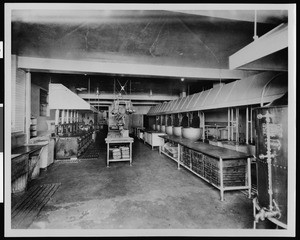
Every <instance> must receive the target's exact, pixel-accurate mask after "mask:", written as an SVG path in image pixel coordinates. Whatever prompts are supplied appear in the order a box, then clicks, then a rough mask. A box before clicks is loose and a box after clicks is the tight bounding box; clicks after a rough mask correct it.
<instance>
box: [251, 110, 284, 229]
mask: <svg viewBox="0 0 300 240" xmlns="http://www.w3.org/2000/svg"><path fill="white" fill-rule="evenodd" d="M254 118H255V130H256V159H257V201H258V204H259V206H260V207H261V208H265V209H267V211H268V213H278V214H275V215H274V218H276V220H278V221H279V222H280V223H283V225H287V188H288V181H287V174H288V108H287V106H274V107H273V106H272V107H261V108H256V109H255V110H254Z"/></svg>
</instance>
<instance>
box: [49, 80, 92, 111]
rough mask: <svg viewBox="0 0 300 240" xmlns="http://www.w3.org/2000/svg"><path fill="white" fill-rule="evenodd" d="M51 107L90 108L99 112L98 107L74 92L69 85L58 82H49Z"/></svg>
mask: <svg viewBox="0 0 300 240" xmlns="http://www.w3.org/2000/svg"><path fill="white" fill-rule="evenodd" d="M49 108H50V109H64V110H90V111H93V112H97V110H96V108H94V107H93V106H91V105H90V104H89V103H88V102H86V101H85V100H83V99H82V98H81V97H79V96H78V95H77V94H75V93H73V92H72V91H71V90H69V89H68V88H67V87H65V86H64V85H62V84H58V83H50V84H49Z"/></svg>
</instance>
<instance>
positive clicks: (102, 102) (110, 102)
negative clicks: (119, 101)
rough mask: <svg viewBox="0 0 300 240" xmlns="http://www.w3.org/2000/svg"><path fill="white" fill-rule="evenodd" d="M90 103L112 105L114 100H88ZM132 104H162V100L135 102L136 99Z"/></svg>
mask: <svg viewBox="0 0 300 240" xmlns="http://www.w3.org/2000/svg"><path fill="white" fill-rule="evenodd" d="M88 103H89V104H91V105H93V106H100V105H106V106H107V105H111V104H112V103H113V101H99V102H98V101H88ZM131 103H132V105H145V106H146V105H147V106H148V105H151V106H154V105H157V104H160V103H162V102H146V101H145V102H134V101H131Z"/></svg>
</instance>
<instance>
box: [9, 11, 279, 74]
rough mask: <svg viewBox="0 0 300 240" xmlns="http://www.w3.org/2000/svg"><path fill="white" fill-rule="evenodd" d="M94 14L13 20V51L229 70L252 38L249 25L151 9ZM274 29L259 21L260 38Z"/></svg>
mask: <svg viewBox="0 0 300 240" xmlns="http://www.w3.org/2000/svg"><path fill="white" fill-rule="evenodd" d="M50 12H51V11H50ZM13 14H16V15H18V11H16V12H15V13H13ZM61 14H63V12H62V13H61ZM78 14H80V13H78ZM93 16H97V18H96V19H94V21H91V20H90V19H85V18H84V19H81V18H79V20H77V21H74V22H64V21H63V20H61V22H58V21H54V20H53V19H51V18H49V19H48V21H38V22H32V21H30V22H24V21H20V20H17V21H14V22H13V23H12V32H13V35H12V40H13V44H12V51H13V53H14V54H17V55H20V56H22V55H25V56H33V57H51V58H58V59H86V60H94V61H101V60H105V61H118V62H128V61H133V62H141V61H142V62H144V63H151V64H167V65H173V66H189V67H209V68H228V57H229V56H230V55H231V54H233V53H235V52H236V51H238V50H239V49H241V48H242V47H244V46H246V45H247V44H249V43H250V42H251V41H252V40H253V38H252V37H253V31H254V30H253V29H254V26H253V22H246V21H236V20H227V19H220V18H212V17H208V16H200V15H191V14H184V13H178V12H170V11H151V10H148V11H111V12H110V15H109V16H107V13H106V12H105V11H95V12H94V14H93ZM15 18H16V19H18V18H17V17H15ZM275 26H276V25H275ZM272 28H274V25H273V24H264V23H259V24H258V28H257V31H258V35H262V34H264V33H266V32H267V31H269V30H271V29H272ZM20 39H22V41H20Z"/></svg>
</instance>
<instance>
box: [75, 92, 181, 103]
mask: <svg viewBox="0 0 300 240" xmlns="http://www.w3.org/2000/svg"><path fill="white" fill-rule="evenodd" d="M78 96H79V97H81V98H84V99H93V100H98V99H99V100H107V99H111V100H114V99H116V95H114V94H107V93H105V94H102V93H101V94H99V95H97V94H93V93H90V94H84V93H80V94H78ZM178 97H179V96H176V95H175V96H170V95H152V96H150V95H146V94H145V95H141V94H130V95H124V96H123V97H122V98H120V99H128V100H136V101H171V100H174V99H177V98H178Z"/></svg>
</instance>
